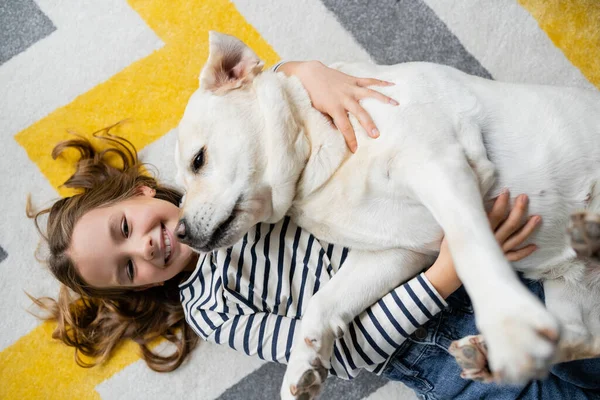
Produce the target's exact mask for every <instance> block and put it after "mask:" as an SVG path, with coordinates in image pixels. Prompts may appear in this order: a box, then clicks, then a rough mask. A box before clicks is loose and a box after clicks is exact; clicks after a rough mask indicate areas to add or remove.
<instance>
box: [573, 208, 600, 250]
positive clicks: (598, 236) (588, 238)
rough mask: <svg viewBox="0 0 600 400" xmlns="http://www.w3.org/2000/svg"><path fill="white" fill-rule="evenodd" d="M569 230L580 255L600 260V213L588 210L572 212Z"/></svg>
mask: <svg viewBox="0 0 600 400" xmlns="http://www.w3.org/2000/svg"><path fill="white" fill-rule="evenodd" d="M568 232H569V236H570V237H571V246H572V247H573V250H575V252H576V253H577V255H578V256H579V257H583V258H590V259H593V260H595V261H600V214H595V213H589V212H586V211H579V212H575V213H573V214H571V223H570V224H569V228H568Z"/></svg>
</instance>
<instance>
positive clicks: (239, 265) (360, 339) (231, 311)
mask: <svg viewBox="0 0 600 400" xmlns="http://www.w3.org/2000/svg"><path fill="white" fill-rule="evenodd" d="M348 252H349V250H348V249H347V248H344V247H342V246H334V245H332V244H329V243H326V242H324V241H322V240H319V239H317V238H315V237H314V236H312V235H311V234H309V233H308V232H306V231H305V230H303V229H302V228H300V227H298V226H297V225H295V224H294V223H293V222H292V221H291V220H290V218H289V217H286V218H284V219H283V220H281V221H280V222H278V223H276V224H258V225H256V227H254V228H253V229H251V230H250V232H249V233H247V234H246V235H245V236H244V238H243V239H242V240H241V241H240V242H238V243H237V244H235V245H234V246H233V247H230V248H228V249H224V250H218V251H215V252H212V253H209V254H204V255H201V256H200V260H199V262H198V266H197V267H196V270H195V271H194V272H193V273H192V275H191V276H190V277H189V278H188V279H187V280H186V281H185V282H183V283H182V284H181V285H180V294H181V303H182V304H183V307H184V310H185V316H186V321H187V322H188V323H189V324H190V326H191V327H192V328H193V329H194V331H195V332H196V333H197V334H198V335H199V336H200V337H202V338H203V339H205V340H209V341H212V342H216V343H219V344H227V345H228V346H230V347H232V348H233V349H236V350H239V351H243V352H244V353H246V354H248V355H252V356H254V355H256V356H258V357H260V358H261V359H263V360H268V361H275V362H279V363H287V361H288V360H289V357H290V352H291V349H292V343H293V341H294V338H295V337H296V336H297V335H299V334H300V326H301V318H302V314H303V312H304V311H305V308H306V305H307V303H308V300H309V299H310V297H311V296H312V295H313V294H314V293H316V292H317V291H318V290H319V288H321V287H322V286H323V285H325V284H327V282H328V281H329V280H330V279H331V277H332V276H333V275H334V274H335V273H336V272H337V270H338V269H339V268H342V266H343V264H344V260H345V259H346V257H347V255H348ZM445 306H446V303H445V301H444V300H443V298H442V297H441V296H440V295H439V294H438V293H437V291H436V290H435V289H434V288H433V286H432V285H431V283H429V281H428V280H427V278H426V277H425V275H424V274H421V275H419V276H417V277H415V278H413V279H412V280H410V281H408V282H407V283H405V284H403V285H401V286H399V287H398V288H396V289H394V290H392V291H391V292H390V293H388V294H387V295H386V296H384V297H383V298H382V299H381V300H379V301H378V302H377V303H375V304H374V305H372V306H371V307H370V308H368V309H367V310H365V311H364V312H363V313H362V314H360V315H359V316H357V317H356V318H355V319H354V320H353V321H352V323H351V324H350V326H349V329H348V330H347V333H346V335H345V336H344V337H342V338H340V339H338V340H337V341H336V342H335V347H334V352H333V357H332V359H331V363H332V367H331V370H330V373H331V374H333V375H337V376H339V377H341V378H345V379H351V378H353V377H355V376H357V375H358V373H359V372H360V369H366V370H368V371H371V372H374V373H376V374H379V373H381V371H382V370H383V368H384V366H385V364H386V363H387V360H388V359H389V358H390V357H391V355H392V354H393V353H394V351H395V350H396V349H397V348H398V347H399V346H400V344H401V343H403V342H404V341H405V340H406V338H407V337H408V336H409V335H410V334H411V333H412V332H414V331H415V330H416V329H417V328H418V327H419V326H421V325H422V324H423V323H425V322H426V321H428V320H429V319H431V318H432V317H433V315H435V314H436V313H438V312H439V311H440V310H441V309H442V308H444V307H445Z"/></svg>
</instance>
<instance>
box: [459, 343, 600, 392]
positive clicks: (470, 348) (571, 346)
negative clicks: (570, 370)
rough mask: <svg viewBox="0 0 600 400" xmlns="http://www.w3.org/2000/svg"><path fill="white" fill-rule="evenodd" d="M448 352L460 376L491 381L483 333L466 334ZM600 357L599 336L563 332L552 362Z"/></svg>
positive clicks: (480, 380)
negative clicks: (459, 369)
mask: <svg viewBox="0 0 600 400" xmlns="http://www.w3.org/2000/svg"><path fill="white" fill-rule="evenodd" d="M448 352H449V353H450V354H452V355H453V356H454V358H455V359H456V362H457V363H458V365H459V366H460V367H461V368H462V372H461V374H460V376H461V378H464V379H471V380H474V381H479V382H486V383H487V382H493V381H494V376H493V375H492V373H491V372H490V368H489V365H488V360H487V345H486V343H485V339H484V337H483V335H474V336H467V337H464V338H462V339H460V340H456V341H454V342H452V344H451V345H450V348H449V349H448ZM596 357H600V337H598V336H596V337H591V336H580V335H570V334H569V333H568V332H563V337H562V338H561V340H560V342H559V343H558V351H557V352H556V356H555V357H554V359H553V361H552V362H553V363H554V364H558V363H563V362H568V361H574V360H582V359H586V358H596Z"/></svg>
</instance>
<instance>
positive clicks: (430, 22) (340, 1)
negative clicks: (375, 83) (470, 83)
mask: <svg viewBox="0 0 600 400" xmlns="http://www.w3.org/2000/svg"><path fill="white" fill-rule="evenodd" d="M322 2H323V4H324V5H325V7H327V8H328V9H329V10H330V11H331V12H333V13H334V14H335V15H336V17H337V19H338V20H339V21H340V23H341V24H342V25H343V26H344V28H346V30H348V31H349V32H350V33H351V34H352V35H353V36H354V38H355V39H356V41H358V42H359V43H360V44H361V45H362V46H363V47H364V48H365V50H367V52H368V53H369V54H370V55H371V57H372V58H373V60H374V61H376V62H377V63H379V64H396V63H400V62H407V61H429V62H436V63H439V64H446V65H450V66H453V67H456V68H458V69H460V70H463V71H465V72H467V73H470V74H473V75H478V76H482V77H484V78H491V75H490V74H489V72H487V71H486V70H485V68H483V67H482V66H481V64H480V63H479V61H477V60H476V59H475V58H474V57H473V56H472V55H471V54H470V53H469V52H468V51H467V50H466V49H465V48H464V47H463V46H462V44H461V43H460V41H459V40H458V38H456V36H454V34H452V32H450V30H448V28H447V27H446V24H444V22H443V21H441V20H440V19H439V18H438V17H437V15H436V14H435V12H433V10H431V9H430V8H429V7H428V6H427V5H426V4H425V3H423V2H422V1H421V0H368V1H365V0H322Z"/></svg>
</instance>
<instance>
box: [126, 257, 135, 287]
mask: <svg viewBox="0 0 600 400" xmlns="http://www.w3.org/2000/svg"><path fill="white" fill-rule="evenodd" d="M134 272H135V271H134V268H133V261H131V260H129V261H127V277H128V278H129V281H130V282H133V277H134Z"/></svg>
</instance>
